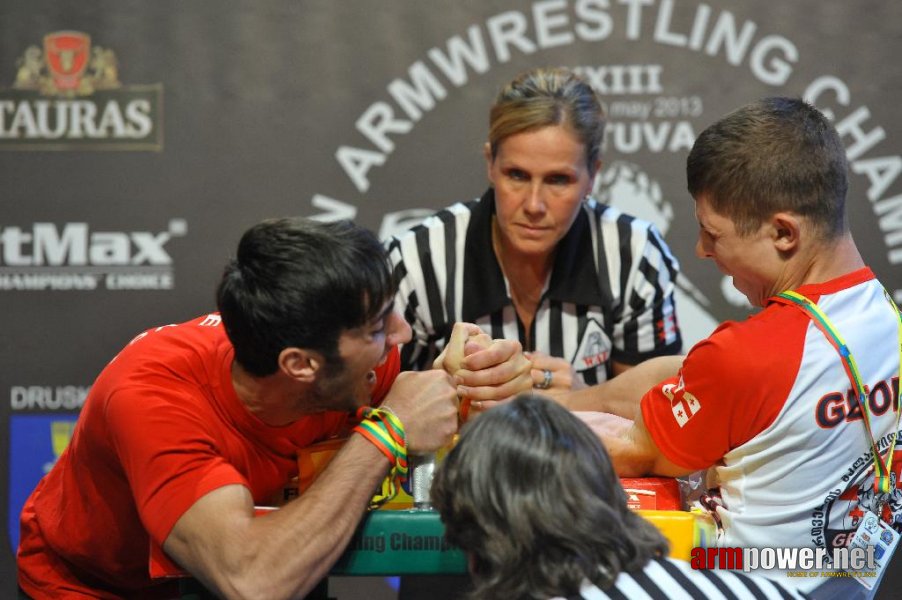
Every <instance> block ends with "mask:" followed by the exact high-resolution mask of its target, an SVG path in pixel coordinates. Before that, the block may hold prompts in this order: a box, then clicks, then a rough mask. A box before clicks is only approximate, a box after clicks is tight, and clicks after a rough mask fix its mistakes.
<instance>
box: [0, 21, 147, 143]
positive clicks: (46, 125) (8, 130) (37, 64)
mask: <svg viewBox="0 0 902 600" xmlns="http://www.w3.org/2000/svg"><path fill="white" fill-rule="evenodd" d="M16 64H17V67H18V68H17V70H16V76H15V81H14V82H13V86H12V89H5V90H0V150H154V151H159V150H162V149H163V120H162V119H163V86H162V85H160V84H152V85H134V86H123V85H122V84H121V83H120V82H119V61H118V59H117V58H116V54H115V52H113V51H112V50H110V49H108V48H103V47H101V46H93V47H92V45H91V37H90V36H89V35H88V34H86V33H82V32H78V31H57V32H54V33H49V34H47V35H45V36H44V44H43V47H39V46H36V45H35V46H29V47H28V48H27V49H26V50H25V52H24V53H23V54H22V56H21V57H20V58H19V60H18V61H17V63H16Z"/></svg>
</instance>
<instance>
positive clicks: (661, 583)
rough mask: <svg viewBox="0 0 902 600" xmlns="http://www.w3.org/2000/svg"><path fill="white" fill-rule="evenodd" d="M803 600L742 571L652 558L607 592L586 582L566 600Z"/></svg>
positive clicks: (792, 591) (770, 581)
mask: <svg viewBox="0 0 902 600" xmlns="http://www.w3.org/2000/svg"><path fill="white" fill-rule="evenodd" d="M633 598H659V599H661V600H670V599H674V600H675V599H680V600H690V599H691V600H740V599H741V598H755V599H756V600H803V599H804V598H808V596H807V595H806V594H805V593H804V592H801V591H800V590H797V589H794V588H793V587H790V586H787V585H782V584H781V582H779V581H777V580H773V579H768V578H766V577H761V576H758V575H752V574H749V573H743V572H741V571H718V570H698V571H694V570H693V569H692V568H691V567H690V566H689V563H688V562H686V561H682V560H673V559H670V558H655V559H652V560H650V561H648V564H647V565H645V567H644V568H643V569H642V571H640V572H638V573H626V572H621V573H620V574H619V575H618V576H617V579H615V580H614V585H613V586H612V587H611V589H609V590H602V589H601V588H599V587H597V586H595V585H592V584H591V583H590V582H588V581H586V582H585V583H584V584H583V586H582V588H581V589H580V591H579V594H577V595H574V596H568V597H567V598H566V600H632V599H633Z"/></svg>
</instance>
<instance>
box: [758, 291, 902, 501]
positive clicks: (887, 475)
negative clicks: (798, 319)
mask: <svg viewBox="0 0 902 600" xmlns="http://www.w3.org/2000/svg"><path fill="white" fill-rule="evenodd" d="M883 295H884V296H885V297H886V300H887V301H888V302H889V304H890V306H892V308H893V312H894V314H895V315H896V316H897V317H899V374H900V383H899V384H900V385H902V313H900V312H899V309H898V307H896V303H895V302H893V299H892V298H890V296H889V294H888V293H887V291H886V290H885V289H884V290H883ZM776 297H777V299H778V301H779V299H782V300H783V301H784V303H785V304H792V305H794V306H796V307H798V308H799V309H800V310H802V311H803V312H804V313H805V314H807V315H808V316H809V317H810V318H811V321H812V322H813V323H814V325H815V327H817V328H818V329H820V330H821V332H822V333H823V334H824V336H826V338H827V340H828V341H829V342H830V344H831V345H832V346H833V347H834V348H836V351H837V352H838V353H839V358H840V360H841V361H842V364H843V368H844V369H845V371H846V375H847V376H848V377H849V381H851V382H852V391H853V392H854V393H855V398H856V400H858V407H859V408H860V409H861V414H862V415H863V416H864V419H863V420H864V428H865V430H866V431H867V435H868V439H869V440H870V442H871V453H872V454H873V455H874V491H875V492H878V493H880V492H882V493H884V494H887V493H889V492H891V491H892V489H893V487H894V486H893V484H892V481H891V471H890V469H892V465H893V451H894V449H895V447H896V440H897V439H898V437H899V436H898V431H899V417H900V416H902V407H900V406H898V405H897V406H896V426H895V428H894V429H893V434H894V435H893V441H892V443H891V444H890V447H889V452H888V453H887V455H886V462H884V461H883V458H881V456H880V452H878V450H877V441H876V439H875V438H874V433H873V431H872V430H871V419H870V414H869V413H868V403H867V397H868V394H867V390H866V389H865V386H864V382H863V381H862V380H861V373H860V372H859V370H858V364H857V363H856V362H855V357H854V356H852V351H851V350H850V349H849V346H848V345H847V344H846V342H845V340H843V338H842V336H841V335H840V334H839V331H837V330H836V327H834V326H833V323H832V322H831V321H830V319H828V318H827V315H826V314H824V311H822V310H821V309H820V307H819V306H818V305H817V304H815V303H814V302H812V301H811V300H809V299H808V298H807V297H805V296H803V295H802V294H799V293H798V292H793V291H789V290H787V291H785V292H782V293H780V294H777V296H776ZM891 393H892V392H891ZM896 398H897V399H898V398H899V392H896Z"/></svg>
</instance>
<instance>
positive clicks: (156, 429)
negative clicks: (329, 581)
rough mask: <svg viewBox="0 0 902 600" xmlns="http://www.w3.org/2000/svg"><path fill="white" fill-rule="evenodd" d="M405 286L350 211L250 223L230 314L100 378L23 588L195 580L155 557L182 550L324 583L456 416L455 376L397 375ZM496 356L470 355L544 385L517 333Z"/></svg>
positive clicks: (291, 592) (225, 580) (217, 580)
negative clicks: (415, 456)
mask: <svg viewBox="0 0 902 600" xmlns="http://www.w3.org/2000/svg"><path fill="white" fill-rule="evenodd" d="M394 294H395V288H394V285H393V281H392V277H391V272H390V269H389V265H388V262H387V258H386V255H385V252H384V250H383V248H382V246H381V244H380V242H379V241H378V240H377V239H376V238H375V236H373V235H372V234H371V233H370V232H368V231H366V230H365V229H362V228H360V227H358V226H356V225H354V224H352V223H350V222H339V223H331V224H323V223H316V222H314V221H309V220H306V219H280V220H270V221H264V222H262V223H260V224H258V225H256V226H254V227H252V228H250V229H249V230H248V231H247V232H246V233H245V234H244V236H243V237H242V238H241V241H240V243H239V246H238V252H237V257H236V258H235V259H234V260H233V261H231V262H230V264H229V265H228V266H227V267H226V269H225V272H224V274H223V276H222V279H221V282H220V284H219V288H218V292H217V305H218V308H219V312H218V313H212V314H208V315H205V316H202V317H200V318H197V319H194V320H193V321H188V322H186V323H182V324H179V325H164V326H162V327H157V328H154V329H149V330H147V331H145V332H144V333H141V334H140V335H138V336H137V337H135V338H134V339H133V340H132V341H131V342H130V343H129V344H128V345H127V346H126V347H125V349H124V350H122V351H121V352H120V353H119V355H118V356H116V357H115V358H114V359H113V360H112V361H111V362H110V363H109V364H108V365H107V367H106V368H105V369H104V370H103V372H102V373H101V374H100V376H99V377H98V378H97V380H96V382H95V383H94V385H93V386H92V387H91V391H90V394H89V395H88V398H87V400H86V402H85V404H84V407H83V409H82V413H81V415H80V417H79V420H78V424H77V425H76V428H75V432H74V435H73V437H72V441H71V443H70V444H69V446H68V448H67V449H66V450H65V452H64V453H63V454H62V455H61V456H60V458H59V461H58V462H57V463H56V465H55V466H54V468H53V469H52V470H51V471H50V472H49V473H48V474H47V476H46V477H44V479H42V480H41V482H40V483H39V484H38V487H37V488H36V490H35V491H34V493H33V494H32V495H31V497H30V498H29V499H28V501H27V502H26V504H25V507H24V509H23V511H22V516H21V530H22V536H21V543H20V546H19V549H18V582H19V586H20V590H21V592H20V593H22V594H23V595H27V596H26V597H32V598H71V597H98V598H173V597H177V595H178V585H177V583H176V584H173V582H172V581H171V580H170V581H166V580H162V581H161V580H157V579H153V578H152V576H151V572H150V569H149V565H151V564H161V565H162V564H165V563H166V562H167V561H168V560H169V559H171V560H172V561H174V562H175V563H176V564H177V565H178V566H179V567H181V569H183V570H185V571H187V572H188V573H190V574H191V575H193V576H194V577H196V578H197V579H198V580H200V582H201V583H202V584H203V585H204V586H206V587H207V588H209V589H210V590H211V591H213V592H214V593H215V594H216V595H217V596H220V597H224V598H265V599H267V600H274V599H278V598H301V597H303V596H305V595H306V594H307V592H308V591H309V590H311V589H312V588H313V587H314V586H315V585H316V584H317V583H318V582H319V581H320V580H321V579H322V578H323V577H324V576H325V575H326V574H327V572H328V570H329V568H330V567H331V566H332V564H333V563H334V562H335V560H336V559H337V558H338V557H339V555H340V554H341V552H342V551H343V549H344V547H345V546H346V544H347V542H348V540H349V539H350V537H351V535H352V534H353V532H354V530H355V528H356V526H357V524H358V522H359V520H360V518H361V517H362V516H363V514H364V513H365V511H366V510H367V507H368V506H369V505H370V503H371V501H373V499H374V491H375V490H376V489H377V487H378V484H379V483H380V482H384V481H386V478H387V477H388V478H390V479H389V482H392V483H393V482H397V481H398V480H399V479H401V478H403V475H404V472H405V470H406V455H407V452H408V451H409V452H412V453H413V452H430V451H434V450H436V449H437V448H440V447H442V446H444V445H446V444H447V443H448V442H449V441H450V439H451V436H452V435H453V434H454V433H455V432H456V430H457V423H458V399H457V394H456V391H455V387H454V385H452V380H451V377H450V375H449V374H448V373H446V372H445V371H443V370H437V369H436V370H430V371H423V372H420V373H400V374H399V373H398V371H399V368H398V365H399V357H398V350H397V346H398V344H400V343H402V342H405V341H407V340H408V339H409V338H410V327H409V326H408V325H407V323H406V322H405V321H404V319H403V318H402V317H401V315H400V314H398V313H397V312H396V311H395V310H394V308H393V298H394ZM481 353H482V358H480V357H479V356H478V354H474V355H471V356H470V357H469V360H470V361H473V362H475V363H477V365H478V363H479V361H480V360H485V361H486V362H487V364H492V365H499V368H498V369H496V370H495V371H494V373H495V374H501V375H505V369H507V371H506V376H505V378H504V381H499V383H507V380H509V379H510V380H516V378H517V377H520V378H521V379H523V380H524V381H525V382H526V383H525V386H524V387H526V388H528V386H529V385H530V383H529V361H527V360H525V359H522V357H520V354H519V345H518V344H516V343H515V342H495V343H492V344H490V345H489V347H488V348H486V349H485V350H482V351H481ZM506 357H507V358H509V359H510V360H506ZM518 357H519V358H518ZM380 403H381V404H380ZM376 405H378V406H379V408H373V407H374V406H376ZM358 422H359V424H358ZM355 425H356V427H354V426H355ZM350 427H354V429H353V433H352V434H351V435H350V437H349V438H348V439H347V441H346V442H345V443H344V445H343V448H342V449H341V450H340V451H339V452H338V453H337V455H336V456H335V457H334V459H333V460H332V461H331V463H330V464H329V466H328V467H327V468H326V469H325V470H324V471H323V473H322V474H321V475H320V476H319V477H318V478H317V479H316V481H315V482H314V483H313V484H312V486H311V487H310V488H309V489H308V490H306V491H305V492H304V493H303V494H301V496H300V497H299V498H297V499H295V500H293V501H291V502H288V503H287V504H285V505H284V507H282V508H281V510H278V511H274V512H270V513H268V514H266V515H265V516H261V517H255V516H254V515H255V509H254V507H255V506H257V505H268V504H271V503H272V502H271V501H272V499H273V498H274V497H275V496H278V495H280V494H282V493H283V488H284V486H285V485H286V484H287V483H288V481H289V480H290V479H291V478H292V477H294V476H296V475H297V474H298V464H297V456H298V452H299V451H300V450H302V449H303V448H305V447H307V446H310V445H311V444H313V443H315V442H318V441H321V440H325V439H328V438H331V437H334V436H337V435H339V434H342V433H346V432H347V429H349V428H350ZM389 434H391V435H389ZM385 495H388V494H385ZM164 552H165V554H163V553H164ZM167 557H168V558H167ZM167 568H168V567H167ZM167 568H163V571H164V572H166V570H167Z"/></svg>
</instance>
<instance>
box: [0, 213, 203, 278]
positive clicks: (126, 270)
mask: <svg viewBox="0 0 902 600" xmlns="http://www.w3.org/2000/svg"><path fill="white" fill-rule="evenodd" d="M187 232H188V223H187V221H186V220H185V219H179V218H176V219H171V220H170V221H169V224H168V227H167V228H166V229H165V230H164V231H158V232H153V231H94V230H93V229H92V227H91V226H90V225H89V224H88V223H85V222H70V223H63V224H56V223H32V224H31V225H30V226H27V227H20V226H17V225H7V226H5V227H0V292H5V291H46V290H53V291H72V290H87V291H92V290H97V289H107V290H114V291H115V290H171V289H173V288H174V287H175V275H174V267H173V260H172V256H171V255H170V254H169V252H168V251H167V244H168V243H169V242H170V241H171V240H172V239H173V238H179V237H184V236H185V235H186V234H187Z"/></svg>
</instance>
